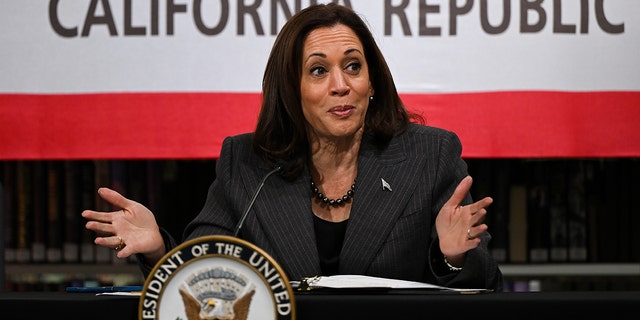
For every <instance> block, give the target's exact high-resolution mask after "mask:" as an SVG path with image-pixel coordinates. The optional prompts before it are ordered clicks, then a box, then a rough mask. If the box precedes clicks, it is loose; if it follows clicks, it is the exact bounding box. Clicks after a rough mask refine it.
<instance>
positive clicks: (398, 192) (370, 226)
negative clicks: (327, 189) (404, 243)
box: [340, 140, 420, 274]
mask: <svg viewBox="0 0 640 320" xmlns="http://www.w3.org/2000/svg"><path fill="white" fill-rule="evenodd" d="M394 141H396V140H394ZM359 161H360V164H359V169H358V181H357V184H356V192H355V196H354V198H353V206H352V208H351V214H350V217H349V225H348V227H347V233H346V235H345V242H344V245H343V248H342V252H341V255H340V272H341V273H346V274H363V273H365V272H366V271H367V269H368V268H369V266H370V264H371V262H372V261H373V259H374V258H375V256H376V253H377V252H378V251H379V248H380V247H381V246H382V244H383V243H384V242H385V241H386V240H387V237H388V234H389V233H390V232H391V230H392V228H393V227H394V225H395V221H396V220H397V219H398V218H399V217H400V215H401V214H402V212H403V208H404V207H405V205H406V203H407V202H408V200H409V199H410V197H411V196H412V193H413V190H415V187H414V184H411V183H410V182H409V183H408V181H413V180H414V179H411V178H409V177H411V176H414V175H416V174H417V171H418V170H419V169H418V167H419V166H420V164H417V163H415V162H411V161H409V160H408V159H407V157H406V155H405V154H404V152H403V149H402V146H401V144H400V143H397V142H396V143H393V144H391V145H389V147H388V148H387V149H385V151H384V152H383V153H376V152H375V151H374V150H365V152H362V153H361V155H360V160H359Z"/></svg>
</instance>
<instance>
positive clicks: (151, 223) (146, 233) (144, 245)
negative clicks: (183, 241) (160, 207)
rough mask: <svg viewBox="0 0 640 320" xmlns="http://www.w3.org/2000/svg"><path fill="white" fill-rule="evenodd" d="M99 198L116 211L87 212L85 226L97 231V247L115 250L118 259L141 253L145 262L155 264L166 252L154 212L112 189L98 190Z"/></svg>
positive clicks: (83, 215) (83, 213)
mask: <svg viewBox="0 0 640 320" xmlns="http://www.w3.org/2000/svg"><path fill="white" fill-rule="evenodd" d="M98 195H100V197H101V198H102V199H104V200H105V201H107V202H109V203H110V204H111V205H113V206H114V207H117V208H121V209H120V210H117V211H111V212H101V211H93V210H84V211H83V212H82V217H84V218H85V219H87V220H88V222H87V223H86V225H85V227H86V228H87V229H88V230H91V231H95V232H96V235H97V236H96V239H95V241H94V243H95V244H97V245H99V246H103V247H108V248H111V249H115V250H116V251H117V253H116V255H117V256H118V258H121V259H122V258H126V257H128V256H130V255H132V254H136V253H141V254H143V255H144V256H145V259H146V262H147V263H150V264H152V265H153V264H155V263H156V262H157V261H159V260H160V259H161V258H162V256H164V254H165V253H166V248H165V247H164V240H163V239H162V235H161V234H160V229H159V227H158V224H157V222H156V218H155V216H154V215H153V213H152V212H151V211H150V210H149V209H147V208H146V207H145V206H143V205H141V204H140V203H138V202H135V201H133V200H130V199H127V198H125V197H124V196H122V195H121V194H120V193H118V192H116V191H115V190H112V189H109V188H99V189H98Z"/></svg>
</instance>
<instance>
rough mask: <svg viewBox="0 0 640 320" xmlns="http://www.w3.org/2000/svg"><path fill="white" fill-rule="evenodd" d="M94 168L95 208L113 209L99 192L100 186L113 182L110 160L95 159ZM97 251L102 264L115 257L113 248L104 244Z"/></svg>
mask: <svg viewBox="0 0 640 320" xmlns="http://www.w3.org/2000/svg"><path fill="white" fill-rule="evenodd" d="M94 169H95V170H94V171H95V172H94V183H95V188H94V190H96V192H95V193H94V197H95V209H94V210H96V211H103V212H108V211H111V205H110V204H109V203H108V202H107V201H105V200H104V199H102V198H100V196H99V195H98V192H97V190H98V188H101V187H109V186H110V184H111V178H110V165H109V161H108V160H102V159H99V160H94ZM95 252H96V256H95V258H96V259H95V260H96V263H100V264H105V263H111V261H112V259H113V250H111V249H109V248H107V247H103V246H96V248H95Z"/></svg>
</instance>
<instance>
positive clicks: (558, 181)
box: [547, 161, 569, 262]
mask: <svg viewBox="0 0 640 320" xmlns="http://www.w3.org/2000/svg"><path fill="white" fill-rule="evenodd" d="M566 170H567V168H566V163H565V162H563V161H552V162H550V163H549V164H548V165H547V171H548V172H549V182H548V184H549V201H550V202H549V216H550V217H549V223H550V224H549V246H550V257H549V258H550V261H551V262H566V261H568V260H569V226H568V217H567V210H568V209H567V188H568V186H567V177H566Z"/></svg>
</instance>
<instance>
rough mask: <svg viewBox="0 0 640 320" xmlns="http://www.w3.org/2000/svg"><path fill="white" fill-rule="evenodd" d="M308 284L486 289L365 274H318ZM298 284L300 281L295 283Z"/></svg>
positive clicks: (312, 286) (317, 286)
mask: <svg viewBox="0 0 640 320" xmlns="http://www.w3.org/2000/svg"><path fill="white" fill-rule="evenodd" d="M304 281H306V283H307V285H308V286H309V287H310V288H335V289H340V288H345V289H346V288H389V289H431V290H448V291H459V292H480V291H487V290H486V289H460V288H449V287H443V286H437V285H433V284H430V283H424V282H416V281H407V280H399V279H390V278H381V277H372V276H365V275H334V276H318V277H312V278H307V279H305V280H304ZM292 285H294V287H295V286H297V285H300V283H299V282H298V283H293V282H292Z"/></svg>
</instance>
